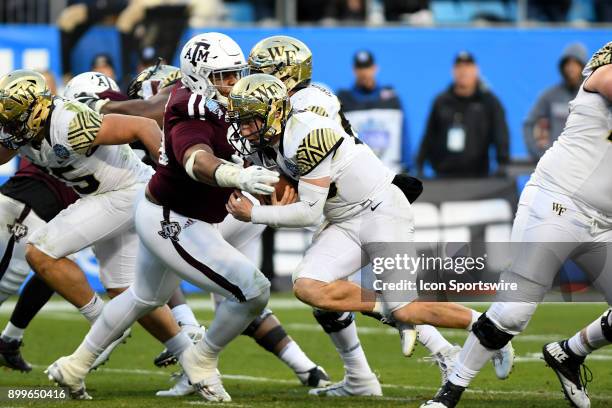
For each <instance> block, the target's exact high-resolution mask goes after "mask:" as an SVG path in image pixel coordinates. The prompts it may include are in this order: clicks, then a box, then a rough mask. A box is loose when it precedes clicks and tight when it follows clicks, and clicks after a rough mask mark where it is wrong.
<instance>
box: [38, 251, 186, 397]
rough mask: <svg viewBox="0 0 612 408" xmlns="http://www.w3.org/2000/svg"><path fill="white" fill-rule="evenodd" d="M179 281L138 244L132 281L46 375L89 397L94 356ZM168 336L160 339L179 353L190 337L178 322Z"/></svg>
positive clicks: (73, 392)
mask: <svg viewBox="0 0 612 408" xmlns="http://www.w3.org/2000/svg"><path fill="white" fill-rule="evenodd" d="M179 283H180V278H179V277H178V276H177V275H176V274H175V273H174V272H173V271H172V270H170V269H169V268H168V267H167V266H166V265H165V264H164V263H163V262H162V261H161V260H160V259H159V258H158V257H157V256H156V255H155V254H153V253H152V252H150V251H149V250H148V248H146V247H145V246H144V245H141V246H140V250H139V254H138V267H137V270H136V277H135V281H134V283H133V284H132V285H131V286H130V288H129V289H128V290H125V291H123V292H122V293H121V294H119V295H118V296H116V297H114V298H113V299H112V300H110V301H109V302H108V304H107V305H106V307H105V308H104V310H103V312H102V314H101V316H100V318H99V319H98V320H97V321H96V322H95V323H94V324H93V325H92V327H91V329H90V330H89V332H88V333H87V335H86V336H85V339H84V340H83V342H82V343H81V344H80V346H79V347H78V348H77V349H76V350H75V351H74V353H72V354H71V355H69V356H66V357H62V358H60V359H58V360H57V361H55V362H54V363H53V364H51V365H50V366H49V368H48V369H47V373H48V375H49V377H50V378H51V379H53V380H55V381H56V382H58V383H59V384H60V385H62V386H65V387H68V388H69V390H70V393H71V396H72V397H73V398H77V399H89V398H90V397H89V396H88V395H87V393H86V391H85V384H84V379H85V377H86V375H87V373H88V372H89V371H90V369H91V367H92V366H93V364H94V362H95V361H96V359H97V358H98V357H99V356H100V355H101V354H102V353H103V351H104V350H105V349H107V348H108V347H109V346H110V345H111V344H112V343H113V342H114V341H116V339H118V338H120V337H121V336H122V335H123V333H124V332H125V331H126V330H127V329H128V328H129V327H130V326H131V325H132V324H133V323H134V322H135V321H137V320H138V319H140V318H141V317H142V316H144V315H146V314H147V313H151V312H152V311H154V310H155V309H156V308H158V307H159V306H162V305H164V304H165V302H166V301H167V300H168V298H169V297H170V296H171V295H172V293H173V292H174V290H175V289H176V288H177V287H178V285H179ZM171 336H172V337H170V338H168V339H162V341H164V344H165V345H166V347H167V348H168V349H169V350H171V351H172V352H173V353H175V354H176V355H181V354H182V353H183V352H184V351H185V350H186V349H187V347H189V346H191V341H190V340H189V338H188V337H187V336H186V335H185V334H184V333H182V332H180V330H179V329H178V327H177V326H176V332H175V333H172V334H171Z"/></svg>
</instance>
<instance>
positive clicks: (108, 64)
mask: <svg viewBox="0 0 612 408" xmlns="http://www.w3.org/2000/svg"><path fill="white" fill-rule="evenodd" d="M89 69H90V70H91V71H93V72H99V73H101V74H104V75H106V76H107V77H109V78H111V79H116V77H115V65H114V64H113V59H112V58H111V56H110V55H108V54H97V55H95V56H94V57H93V59H92V60H91V66H90V68H89Z"/></svg>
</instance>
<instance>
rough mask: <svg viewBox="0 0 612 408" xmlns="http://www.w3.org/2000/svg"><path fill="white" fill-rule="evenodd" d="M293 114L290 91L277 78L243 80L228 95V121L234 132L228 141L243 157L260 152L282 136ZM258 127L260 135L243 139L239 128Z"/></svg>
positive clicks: (251, 135)
mask: <svg viewBox="0 0 612 408" xmlns="http://www.w3.org/2000/svg"><path fill="white" fill-rule="evenodd" d="M290 112H291V104H290V103H289V96H288V95H287V88H286V87H285V85H284V84H283V83H282V82H281V81H280V80H279V79H278V78H276V77H274V76H272V75H267V74H253V75H249V76H246V77H244V78H242V79H240V80H239V81H238V82H236V84H235V85H234V87H233V88H232V92H231V93H230V95H229V106H228V112H227V117H228V119H229V121H230V123H231V125H232V127H233V129H234V132H233V134H232V135H231V136H230V137H229V141H230V143H231V144H232V146H234V148H235V149H236V150H237V151H238V152H240V153H241V154H243V155H249V154H252V153H254V152H255V151H260V150H261V149H263V148H265V147H266V146H268V145H269V143H270V140H271V139H272V138H274V137H275V136H277V135H280V134H281V133H282V131H283V128H284V126H285V122H286V121H287V117H288V116H289V113H290ZM245 123H255V124H256V126H257V131H256V132H254V133H251V134H249V135H242V134H241V133H240V127H241V125H242V124H245Z"/></svg>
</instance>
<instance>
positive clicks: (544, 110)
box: [523, 94, 549, 158]
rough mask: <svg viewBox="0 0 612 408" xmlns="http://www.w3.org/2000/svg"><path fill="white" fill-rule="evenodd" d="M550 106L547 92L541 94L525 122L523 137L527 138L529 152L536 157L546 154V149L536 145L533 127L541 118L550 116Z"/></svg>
mask: <svg viewBox="0 0 612 408" xmlns="http://www.w3.org/2000/svg"><path fill="white" fill-rule="evenodd" d="M548 106H549V104H548V101H547V98H546V94H544V95H541V96H540V97H539V98H538V100H537V102H536V104H535V105H534V106H533V107H532V108H531V110H530V111H529V114H528V115H527V118H526V119H525V121H524V122H523V139H524V140H525V146H526V147H527V151H528V152H529V154H530V155H531V156H532V157H534V158H538V157H540V156H542V154H544V151H542V149H540V148H538V146H536V142H535V139H534V137H533V129H534V127H535V125H536V123H537V121H538V120H539V119H541V118H545V117H548V116H549V115H548Z"/></svg>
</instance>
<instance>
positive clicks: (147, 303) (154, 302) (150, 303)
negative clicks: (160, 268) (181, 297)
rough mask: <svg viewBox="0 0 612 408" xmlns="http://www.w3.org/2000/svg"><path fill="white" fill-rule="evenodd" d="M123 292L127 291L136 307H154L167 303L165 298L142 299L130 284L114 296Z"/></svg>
mask: <svg viewBox="0 0 612 408" xmlns="http://www.w3.org/2000/svg"><path fill="white" fill-rule="evenodd" d="M124 293H129V296H130V298H132V300H133V302H134V304H135V305H136V307H138V308H150V309H154V308H156V307H159V306H163V305H165V304H166V303H167V300H164V299H151V300H145V299H142V298H140V297H139V296H138V295H136V293H135V292H134V290H133V286H130V287H129V288H127V289H126V290H125V291H123V293H120V294H119V295H117V296H115V297H119V296H121V295H123V294H124Z"/></svg>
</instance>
